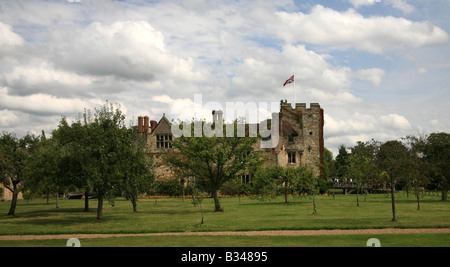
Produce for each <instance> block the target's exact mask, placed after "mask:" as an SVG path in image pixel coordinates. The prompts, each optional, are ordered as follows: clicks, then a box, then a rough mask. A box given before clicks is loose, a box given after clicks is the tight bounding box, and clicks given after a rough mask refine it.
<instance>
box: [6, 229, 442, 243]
mask: <svg viewBox="0 0 450 267" xmlns="http://www.w3.org/2000/svg"><path fill="white" fill-rule="evenodd" d="M442 233H446V234H450V228H421V229H396V228H388V229H357V230H292V231H291V230H280V231H249V232H181V233H151V234H64V235H9V236H0V241H2V240H46V239H70V238H78V239H92V238H111V237H130V236H144V237H145V236H149V237H151V236H194V235H197V236H198V235H200V236H224V235H237V236H314V235H363V234H364V235H379V234H442Z"/></svg>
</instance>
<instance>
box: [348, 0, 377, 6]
mask: <svg viewBox="0 0 450 267" xmlns="http://www.w3.org/2000/svg"><path fill="white" fill-rule="evenodd" d="M348 1H349V2H350V3H352V5H353V6H355V7H356V8H358V7H360V6H371V5H373V4H375V3H379V2H381V0H348Z"/></svg>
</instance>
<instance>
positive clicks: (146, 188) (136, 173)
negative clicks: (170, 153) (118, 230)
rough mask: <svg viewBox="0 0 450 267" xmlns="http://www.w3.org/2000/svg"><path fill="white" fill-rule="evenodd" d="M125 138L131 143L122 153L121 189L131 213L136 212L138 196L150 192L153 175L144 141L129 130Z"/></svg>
mask: <svg viewBox="0 0 450 267" xmlns="http://www.w3.org/2000/svg"><path fill="white" fill-rule="evenodd" d="M126 138H127V140H131V141H133V142H132V143H131V146H125V147H124V150H123V151H122V155H121V156H122V158H123V160H122V161H121V164H122V172H123V173H124V180H123V183H122V185H121V189H122V191H123V193H124V195H125V197H126V198H128V199H129V200H130V201H131V204H132V206H133V211H134V212H137V200H138V196H139V195H140V194H144V193H149V192H150V191H151V187H152V183H153V181H154V179H155V175H154V173H153V171H152V161H151V157H150V155H148V153H147V150H146V147H145V146H146V142H145V139H144V138H142V137H141V136H140V135H138V134H137V133H136V132H135V131H133V130H131V129H129V130H128V132H127V137H126Z"/></svg>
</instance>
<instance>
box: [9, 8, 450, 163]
mask: <svg viewBox="0 0 450 267" xmlns="http://www.w3.org/2000/svg"><path fill="white" fill-rule="evenodd" d="M449 14H450V1H449V0H331V1H330V0H327V1H322V0H294V1H293V0H278V1H261V0H245V1H244V0H242V1H239V0H221V1H218V0H165V1H157V0H147V1H146V0H128V1H126V0H123V1H113V0H60V1H56V0H53V1H52V0H48V1H43V0H15V1H9V0H0V130H1V131H9V132H14V133H16V135H17V136H19V137H20V136H23V135H25V134H27V133H31V134H35V135H39V134H41V131H42V130H44V131H45V132H46V133H47V134H49V133H51V131H52V130H54V129H56V128H57V127H58V123H59V121H60V120H61V118H62V117H67V118H68V119H69V120H73V119H76V118H78V117H79V116H80V114H81V113H83V111H84V110H85V109H95V108H99V107H100V106H101V105H103V104H105V102H106V101H109V102H111V103H114V104H117V105H118V106H120V108H121V110H122V111H123V112H124V113H125V114H126V115H127V121H128V124H129V125H135V124H137V117H138V116H146V115H147V116H149V117H150V119H151V120H156V121H159V120H160V119H161V117H162V115H163V114H165V115H166V117H168V118H169V120H178V119H180V120H188V119H190V118H192V117H194V116H195V117H205V118H207V119H209V117H211V109H214V108H220V107H226V103H229V102H230V103H231V102H233V103H236V102H242V103H279V102H280V100H288V102H290V103H294V102H297V103H307V106H308V107H309V104H310V103H319V104H320V105H321V107H322V108H323V109H324V110H325V129H324V134H325V147H327V148H328V149H330V150H331V151H332V152H333V153H334V155H335V156H336V153H337V151H338V147H339V146H340V145H341V144H344V145H345V146H347V147H351V146H353V145H355V144H356V142H357V141H363V142H365V141H369V140H371V139H375V140H378V141H382V142H384V141H387V140H395V139H399V138H402V137H405V136H406V135H427V134H430V133H433V132H449V130H450V113H449V107H448V104H449V102H450V90H449V89H450V88H449V87H450V75H449V74H450V15H449ZM293 74H295V85H294V84H290V85H287V86H285V87H283V84H284V82H285V81H286V80H287V79H288V78H289V77H290V76H292V75H293ZM195 95H201V99H202V103H203V105H201V106H200V107H199V109H201V111H200V114H198V113H196V112H195V110H194V109H193V107H194V106H195V103H196V102H195V101H194V100H195ZM207 103H213V104H212V105H206V104H207ZM214 103H215V104H214ZM215 105H216V106H215ZM268 112H269V113H267V114H270V112H276V111H273V110H270V111H268ZM225 119H227V118H225ZM228 119H230V118H228ZM262 119H264V118H262ZM262 119H261V120H262Z"/></svg>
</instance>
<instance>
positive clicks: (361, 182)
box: [346, 140, 380, 207]
mask: <svg viewBox="0 0 450 267" xmlns="http://www.w3.org/2000/svg"><path fill="white" fill-rule="evenodd" d="M379 147H380V144H379V142H377V141H375V140H372V141H369V142H361V141H359V142H357V143H356V145H355V146H354V147H352V148H351V154H350V156H349V158H348V167H347V173H346V176H347V178H348V179H351V180H352V183H354V184H356V187H357V188H356V205H357V206H358V207H359V193H360V192H363V193H364V194H365V192H366V191H367V187H369V186H370V185H371V184H373V183H374V181H375V180H376V179H377V178H378V176H379V170H378V167H377V164H376V155H377V153H378V150H379Z"/></svg>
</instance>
